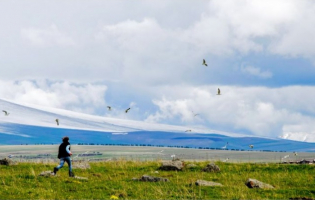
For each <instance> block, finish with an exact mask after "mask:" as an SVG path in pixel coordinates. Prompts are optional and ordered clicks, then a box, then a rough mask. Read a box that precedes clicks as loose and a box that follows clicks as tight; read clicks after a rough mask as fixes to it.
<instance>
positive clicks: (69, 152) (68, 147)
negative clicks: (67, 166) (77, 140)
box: [66, 145, 72, 156]
mask: <svg viewBox="0 0 315 200" xmlns="http://www.w3.org/2000/svg"><path fill="white" fill-rule="evenodd" d="M66 151H67V153H68V154H69V155H70V156H71V155H72V153H71V151H70V145H67V147H66Z"/></svg>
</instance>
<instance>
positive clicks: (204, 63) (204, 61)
mask: <svg viewBox="0 0 315 200" xmlns="http://www.w3.org/2000/svg"><path fill="white" fill-rule="evenodd" d="M202 65H204V66H206V67H207V66H208V64H207V63H206V60H205V59H203V61H202Z"/></svg>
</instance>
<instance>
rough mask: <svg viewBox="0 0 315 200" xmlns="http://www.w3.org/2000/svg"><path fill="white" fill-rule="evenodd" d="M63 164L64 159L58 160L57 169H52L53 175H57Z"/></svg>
mask: <svg viewBox="0 0 315 200" xmlns="http://www.w3.org/2000/svg"><path fill="white" fill-rule="evenodd" d="M64 164H65V160H64V158H60V163H59V165H58V166H57V167H55V168H54V174H55V175H56V174H57V171H58V170H59V169H60V168H62V167H63V165H64Z"/></svg>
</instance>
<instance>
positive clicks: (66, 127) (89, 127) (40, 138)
mask: <svg viewBox="0 0 315 200" xmlns="http://www.w3.org/2000/svg"><path fill="white" fill-rule="evenodd" d="M0 109H1V110H5V111H7V112H8V113H9V114H8V115H5V112H2V115H0V144H36V143H37V144H38V143H46V144H50V143H59V142H60V138H61V137H62V136H65V135H68V136H69V137H70V138H71V141H72V143H87V144H90V143H93V144H127V145H128V144H144V145H164V146H185V147H201V148H221V147H223V146H224V145H225V144H226V143H227V142H228V144H229V145H228V146H227V148H228V149H239V150H249V145H250V144H253V145H254V146H255V149H257V150H272V151H291V150H292V151H293V150H295V151H314V147H313V146H314V145H313V144H311V143H303V142H297V141H290V140H283V139H271V138H261V137H254V136H248V135H241V134H234V133H226V132H221V131H215V130H210V129H205V128H195V127H184V126H172V125H166V124H154V123H147V122H142V121H135V120H125V119H115V118H108V117H101V116H93V115H88V114H82V113H77V112H72V111H67V110H62V109H56V108H49V107H42V106H35V105H26V104H20V103H15V102H11V101H7V100H3V99H0ZM56 119H58V120H59V125H57V123H56V121H55V120H56ZM187 130H191V131H189V132H186V131H187Z"/></svg>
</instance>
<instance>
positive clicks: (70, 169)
mask: <svg viewBox="0 0 315 200" xmlns="http://www.w3.org/2000/svg"><path fill="white" fill-rule="evenodd" d="M65 161H66V162H67V164H68V166H69V176H70V177H74V174H73V172H72V164H71V159H70V156H69V157H66V158H65Z"/></svg>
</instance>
